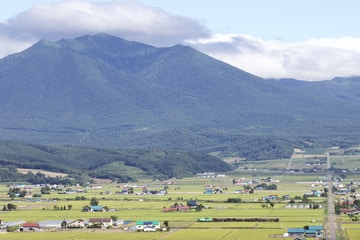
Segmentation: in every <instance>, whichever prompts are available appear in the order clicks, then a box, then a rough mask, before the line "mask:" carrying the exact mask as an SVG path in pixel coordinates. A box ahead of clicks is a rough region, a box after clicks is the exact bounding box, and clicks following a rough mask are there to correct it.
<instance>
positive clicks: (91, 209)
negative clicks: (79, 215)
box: [82, 206, 105, 212]
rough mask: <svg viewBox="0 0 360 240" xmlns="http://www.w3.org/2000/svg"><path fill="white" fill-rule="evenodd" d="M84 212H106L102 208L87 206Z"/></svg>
mask: <svg viewBox="0 0 360 240" xmlns="http://www.w3.org/2000/svg"><path fill="white" fill-rule="evenodd" d="M82 211H83V212H105V209H104V208H103V207H102V206H85V207H83V209H82Z"/></svg>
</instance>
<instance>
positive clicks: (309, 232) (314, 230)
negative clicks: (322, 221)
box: [305, 226, 324, 238]
mask: <svg viewBox="0 0 360 240" xmlns="http://www.w3.org/2000/svg"><path fill="white" fill-rule="evenodd" d="M323 229H324V228H323V227H322V226H309V229H305V237H316V238H318V237H322V236H323V233H322V231H323Z"/></svg>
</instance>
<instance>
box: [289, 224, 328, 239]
mask: <svg viewBox="0 0 360 240" xmlns="http://www.w3.org/2000/svg"><path fill="white" fill-rule="evenodd" d="M322 231H323V227H322V226H308V227H306V228H288V232H287V235H288V236H289V237H299V238H301V237H322V236H323V233H322Z"/></svg>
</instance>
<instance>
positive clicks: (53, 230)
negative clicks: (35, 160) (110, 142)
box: [0, 148, 360, 240]
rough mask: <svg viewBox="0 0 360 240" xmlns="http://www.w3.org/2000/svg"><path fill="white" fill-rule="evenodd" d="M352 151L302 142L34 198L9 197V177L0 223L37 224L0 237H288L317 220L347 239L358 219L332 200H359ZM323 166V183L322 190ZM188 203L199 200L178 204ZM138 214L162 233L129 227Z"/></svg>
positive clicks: (1, 190) (35, 189)
mask: <svg viewBox="0 0 360 240" xmlns="http://www.w3.org/2000/svg"><path fill="white" fill-rule="evenodd" d="M357 151H358V150H357V148H350V149H345V150H342V149H340V148H329V149H310V150H309V151H307V150H306V149H305V150H303V151H302V152H299V151H296V152H294V155H293V157H292V158H291V159H290V158H289V159H281V160H262V161H260V162H252V163H250V162H247V161H239V162H237V168H236V169H234V170H233V171H227V172H213V173H207V174H195V175H194V176H192V177H185V178H172V179H167V180H162V181H161V180H152V179H149V178H142V179H139V180H138V181H136V182H129V183H122V182H113V183H109V182H103V183H101V184H100V183H96V182H93V183H91V184H90V183H89V184H87V185H85V186H76V185H72V186H64V188H63V189H62V190H61V191H65V192H66V193H65V194H60V193H62V192H61V191H60V190H59V189H56V188H54V189H51V190H50V191H49V192H48V193H46V194H41V196H39V197H33V196H27V197H25V198H22V197H14V198H9V195H7V193H8V190H9V187H10V186H14V185H15V184H16V183H12V184H8V185H7V186H6V185H4V184H2V185H1V187H0V199H1V202H0V205H6V204H8V203H12V204H14V205H16V206H17V210H13V211H1V218H2V220H3V222H5V224H6V223H16V222H18V223H20V224H19V225H21V224H22V223H23V222H36V223H40V224H41V225H42V227H41V231H35V232H17V231H15V232H8V233H3V234H5V235H3V236H6V239H19V237H21V239H49V238H54V239H55V238H61V239H74V238H76V239H99V238H101V239H118V238H125V239H148V238H149V237H150V238H151V239H190V238H189V237H190V236H191V238H192V239H193V238H194V237H196V238H197V239H219V237H221V238H222V239H226V240H230V239H242V236H246V239H250V240H251V239H260V238H261V239H284V236H285V237H286V236H287V237H286V238H288V237H290V238H289V239H293V238H291V236H294V235H291V234H294V233H292V231H295V230H294V229H304V227H305V226H309V227H311V226H313V227H320V226H321V227H322V228H323V230H321V234H320V233H319V235H318V236H317V237H316V239H325V237H326V236H327V237H328V236H330V235H328V234H330V231H334V234H335V235H336V239H350V240H355V239H357V236H359V233H360V228H359V218H358V217H357V215H351V216H350V215H347V214H344V213H342V211H343V210H341V209H351V208H352V207H351V205H343V204H342V203H341V205H339V203H340V202H343V201H344V200H347V201H349V200H350V201H351V199H353V200H352V201H354V200H356V201H355V204H358V203H359V200H358V198H357V197H356V196H358V195H359V191H360V187H359V183H360V177H359V176H360V174H359V172H358V168H357V166H358V162H359V161H360V154H358V152H357ZM326 152H328V153H329V154H328V157H329V158H327V155H326ZM289 163H290V164H289ZM329 164H330V165H329ZM328 169H329V172H330V173H331V182H332V186H333V187H332V188H331V190H330V189H327V187H328V186H329V185H328V183H329V179H328V177H329V176H330V175H328V173H329V172H328ZM17 184H19V183H17ZM22 184H23V185H29V186H31V184H26V183H22ZM39 184H40V183H39ZM40 189H41V187H40V186H35V185H33V186H32V190H31V194H33V195H34V194H39V193H40ZM215 190H216V191H215ZM251 191H252V192H251ZM329 191H330V192H331V195H332V196H333V197H334V198H333V199H334V206H335V208H334V211H332V210H331V209H328V206H330V205H329V203H328V198H327V196H328V194H329V193H330V192H329ZM93 198H96V200H97V201H98V202H97V203H98V206H102V207H106V210H105V211H101V212H95V211H94V212H84V211H83V208H84V207H85V206H90V204H91V202H92V201H93ZM194 202H195V203H196V204H197V205H199V206H201V207H199V208H189V209H187V208H186V207H187V206H191V204H192V203H194ZM190 203H191V204H190ZM180 205H181V206H182V205H183V206H185V207H183V208H182V209H183V210H179V209H180V208H178V207H175V209H177V210H175V211H165V209H168V208H169V207H170V206H180ZM340 211H341V212H340ZM331 212H334V213H336V214H335V215H334V221H335V223H334V226H335V229H333V228H329V226H332V225H331V223H330V222H329V219H330V218H328V214H329V213H331ZM114 216H115V217H116V218H114ZM111 217H113V218H114V220H115V219H116V221H114V224H113V225H112V226H111V227H100V228H89V227H86V226H88V224H89V223H88V222H89V220H90V219H92V218H111ZM77 219H80V220H81V221H83V222H84V224H85V225H84V227H81V228H79V229H71V228H67V229H62V228H61V226H60V225H59V224H60V223H61V222H62V221H63V220H66V222H68V223H70V222H72V221H75V220H77ZM202 219H208V220H206V221H203V220H202ZM210 219H214V220H215V219H223V221H224V220H225V219H228V220H226V222H221V221H220V222H219V221H216V222H214V221H209V220H210ZM230 219H238V220H237V221H231V220H230ZM239 219H243V220H241V221H239ZM251 219H253V220H251ZM260 219H263V220H261V221H260ZM266 219H268V220H266ZM271 219H278V220H276V221H270V220H271ZM264 220H265V221H264ZM49 221H50V222H52V223H51V224H52V225H51V224H50V222H49ZM139 221H155V222H159V224H160V229H165V228H166V226H165V224H166V225H167V226H168V228H167V231H166V232H163V231H155V232H141V231H140V232H139V231H136V229H137V228H138V225H137V224H138V222H139ZM330 221H331V220H330ZM115 223H116V224H115ZM46 224H48V225H46ZM57 224H58V225H57ZM289 234H290V235H289ZM308 234H311V233H310V232H309V233H308ZM309 236H310V235H309ZM309 236H307V237H306V238H309ZM286 238H285V239H286ZM311 239H313V237H312V238H311ZM330 239H335V238H330Z"/></svg>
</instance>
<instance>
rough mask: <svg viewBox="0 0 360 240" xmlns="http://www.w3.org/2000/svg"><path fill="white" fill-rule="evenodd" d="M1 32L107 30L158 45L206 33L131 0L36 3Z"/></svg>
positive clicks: (57, 34)
mask: <svg viewBox="0 0 360 240" xmlns="http://www.w3.org/2000/svg"><path fill="white" fill-rule="evenodd" d="M0 32H6V33H7V34H8V35H12V36H15V35H16V36H22V37H23V38H28V37H31V38H44V39H47V40H58V39H61V38H73V37H78V36H81V35H85V34H95V33H98V32H106V33H109V34H113V35H117V36H119V37H122V38H125V39H129V40H134V41H141V42H145V43H149V44H153V45H157V46H164V45H172V44H175V43H179V42H181V41H182V40H183V39H184V38H192V37H197V38H198V37H206V36H208V35H209V33H208V30H207V29H206V28H205V27H204V26H202V25H200V24H199V23H197V22H196V21H194V20H192V19H190V18H186V17H182V16H174V15H171V14H170V13H168V12H165V11H163V10H161V9H160V8H154V7H148V6H145V5H142V4H140V3H138V2H136V1H131V0H125V1H112V2H89V1H80V0H79V1H76V0H75V1H63V2H59V3H53V4H37V5H34V6H32V7H31V8H30V9H29V10H27V11H25V12H22V13H20V14H19V15H18V16H16V17H15V18H13V19H9V20H7V21H6V22H5V23H3V24H0Z"/></svg>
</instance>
